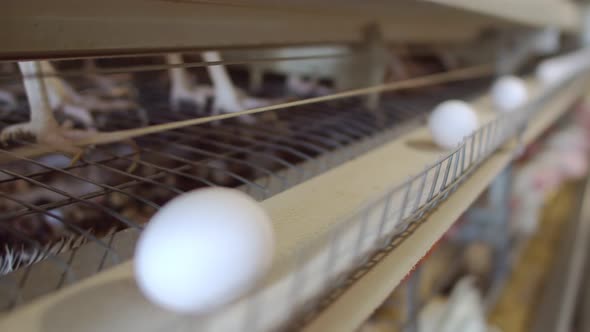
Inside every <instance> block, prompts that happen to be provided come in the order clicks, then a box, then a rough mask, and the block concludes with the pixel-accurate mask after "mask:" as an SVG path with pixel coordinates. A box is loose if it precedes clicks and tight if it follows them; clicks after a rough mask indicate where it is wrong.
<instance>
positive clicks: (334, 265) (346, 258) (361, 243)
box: [169, 84, 567, 331]
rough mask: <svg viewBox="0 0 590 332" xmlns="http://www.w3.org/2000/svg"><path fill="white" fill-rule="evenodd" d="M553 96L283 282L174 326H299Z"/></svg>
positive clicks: (339, 230)
mask: <svg viewBox="0 0 590 332" xmlns="http://www.w3.org/2000/svg"><path fill="white" fill-rule="evenodd" d="M566 86H567V84H566ZM556 92H557V90H556V89H551V90H550V91H547V92H546V93H545V94H544V95H543V96H542V97H541V98H540V99H539V100H537V101H536V102H535V103H533V104H529V105H527V106H526V107H525V108H524V109H521V110H519V111H517V112H513V113H509V114H502V115H499V116H498V117H497V118H496V119H495V120H493V121H491V122H489V123H487V124H485V125H483V126H482V127H481V128H480V129H479V130H477V131H476V132H474V133H473V134H472V135H470V136H469V137H466V138H465V139H464V141H463V142H462V143H461V144H460V145H459V146H458V147H457V149H455V150H454V151H452V152H451V153H450V154H448V155H446V156H444V157H443V158H441V159H440V160H439V161H437V162H436V163H434V164H432V165H429V166H428V167H426V168H425V170H423V171H422V172H420V173H418V174H417V175H415V176H413V177H411V178H409V179H408V180H407V181H406V182H405V183H404V184H402V185H400V186H397V187H395V188H394V189H392V190H391V191H389V192H387V193H386V194H385V195H384V196H382V197H381V198H379V199H377V200H375V201H372V202H370V203H368V204H367V205H366V208H364V209H361V210H360V211H359V212H358V213H357V214H356V215H355V216H353V217H351V218H349V219H348V220H345V221H343V222H341V223H339V224H338V225H337V226H335V227H334V228H333V229H332V230H330V231H329V232H327V233H326V234H325V236H323V237H321V238H319V239H317V240H316V241H314V242H313V244H311V245H309V246H306V247H305V248H301V250H300V252H299V253H298V254H297V256H298V257H299V258H298V259H296V260H295V261H296V263H295V264H294V265H291V266H286V267H279V268H277V269H278V270H281V271H288V272H285V274H284V277H283V278H282V279H280V280H276V281H274V282H272V283H271V284H266V285H263V286H262V287H261V288H260V289H259V290H258V291H257V292H255V293H254V294H253V295H251V296H250V297H248V298H247V299H245V300H244V301H242V302H240V303H238V304H236V305H234V306H232V307H230V308H229V309H228V310H225V311H223V312H222V313H219V315H217V316H211V317H208V318H207V319H205V320H202V319H196V320H193V321H192V322H191V321H190V319H189V322H187V321H183V322H182V323H179V324H188V326H190V328H191V329H195V330H199V331H200V330H206V331H217V330H249V331H267V330H275V329H281V330H284V329H287V330H298V329H300V328H301V327H302V326H304V325H305V324H307V323H308V322H309V321H311V320H313V318H314V317H316V315H318V314H319V313H321V312H322V309H323V308H325V307H326V306H328V305H330V303H332V302H333V301H334V300H335V299H337V298H338V297H339V296H340V295H341V294H343V292H344V291H345V290H346V289H347V288H348V287H349V286H350V285H352V284H354V282H355V281H356V280H358V279H360V278H361V277H362V276H363V275H364V274H365V273H366V272H367V271H369V270H370V269H371V267H372V266H374V265H375V264H377V263H378V262H379V261H380V260H381V259H382V258H383V257H384V256H385V255H386V253H388V252H390V251H391V250H394V249H395V248H396V247H397V246H399V244H401V243H402V242H403V241H404V240H405V239H407V238H408V237H409V236H410V235H411V234H412V233H413V232H414V230H415V229H416V228H417V227H419V226H420V224H421V223H422V222H424V221H425V216H426V215H428V214H429V213H431V212H432V211H433V210H434V209H435V208H436V207H437V206H438V205H439V204H440V203H442V202H443V201H444V200H445V199H446V198H447V197H448V196H449V195H450V194H451V193H453V192H454V191H455V190H456V189H457V188H458V186H459V185H460V184H461V183H462V182H463V181H464V180H466V179H467V178H468V177H469V175H470V174H471V173H472V172H473V171H474V170H475V169H477V167H478V166H479V165H481V163H482V162H483V161H484V160H485V159H486V158H487V157H489V156H490V155H491V154H492V153H493V152H494V151H495V150H496V149H497V148H499V147H500V146H502V145H503V144H505V143H506V142H507V141H508V140H510V139H513V138H515V137H517V135H518V134H519V132H521V131H522V130H523V129H524V128H525V126H526V124H527V122H528V120H529V119H531V118H532V117H533V116H534V115H535V112H536V111H537V109H538V107H537V106H539V105H541V104H543V103H544V102H545V101H546V100H547V99H548V98H551V97H552V96H553V95H554V94H555V93H556ZM183 326H185V325H183ZM169 327H171V326H169Z"/></svg>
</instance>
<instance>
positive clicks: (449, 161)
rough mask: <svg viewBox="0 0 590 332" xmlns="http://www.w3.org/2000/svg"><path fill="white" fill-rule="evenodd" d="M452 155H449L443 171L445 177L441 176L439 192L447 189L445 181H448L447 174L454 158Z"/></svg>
mask: <svg viewBox="0 0 590 332" xmlns="http://www.w3.org/2000/svg"><path fill="white" fill-rule="evenodd" d="M454 155H455V154H454V153H453V154H452V155H450V156H449V157H448V158H447V167H446V169H445V175H444V176H443V181H442V183H441V185H440V190H439V192H442V191H444V190H445V188H446V187H447V180H448V179H449V174H450V172H451V166H452V165H453V156H454Z"/></svg>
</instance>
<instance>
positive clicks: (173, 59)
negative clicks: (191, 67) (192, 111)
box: [166, 53, 213, 111]
mask: <svg viewBox="0 0 590 332" xmlns="http://www.w3.org/2000/svg"><path fill="white" fill-rule="evenodd" d="M166 62H167V63H168V64H169V65H180V64H182V63H183V61H182V56H181V55H180V54H178V53H173V54H168V55H166ZM168 71H169V74H170V82H171V85H170V105H171V106H172V110H173V111H178V110H179V109H180V104H181V103H182V102H188V103H191V104H194V105H195V106H196V107H198V108H199V109H204V108H205V106H206V105H207V100H208V99H209V98H212V97H213V89H212V88H211V87H210V86H208V85H195V84H194V82H193V80H192V79H191V77H189V73H188V72H187V70H186V68H183V67H180V66H176V67H171V68H170V69H169V70H168Z"/></svg>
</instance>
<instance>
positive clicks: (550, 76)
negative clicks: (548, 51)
mask: <svg viewBox="0 0 590 332" xmlns="http://www.w3.org/2000/svg"><path fill="white" fill-rule="evenodd" d="M569 75H570V72H569V68H568V66H565V65H564V64H560V63H559V62H557V61H551V60H548V61H544V62H542V63H540V64H539V65H538V66H537V68H536V69H535V77H536V78H537V80H538V81H539V82H541V84H543V85H545V86H552V85H556V84H559V83H561V82H562V81H563V80H565V79H567V77H568V76H569Z"/></svg>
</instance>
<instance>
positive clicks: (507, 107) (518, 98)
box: [491, 76, 528, 112]
mask: <svg viewBox="0 0 590 332" xmlns="http://www.w3.org/2000/svg"><path fill="white" fill-rule="evenodd" d="M491 95H492V101H493V103H494V107H495V108H496V109H497V110H498V111H501V112H510V111H513V110H515V109H517V108H519V107H520V106H522V105H524V104H525V103H526V101H527V99H528V90H527V87H526V84H525V83H524V81H523V80H521V79H520V78H518V77H515V76H502V77H500V78H499V79H498V80H496V82H494V84H493V85H492V91H491Z"/></svg>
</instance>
